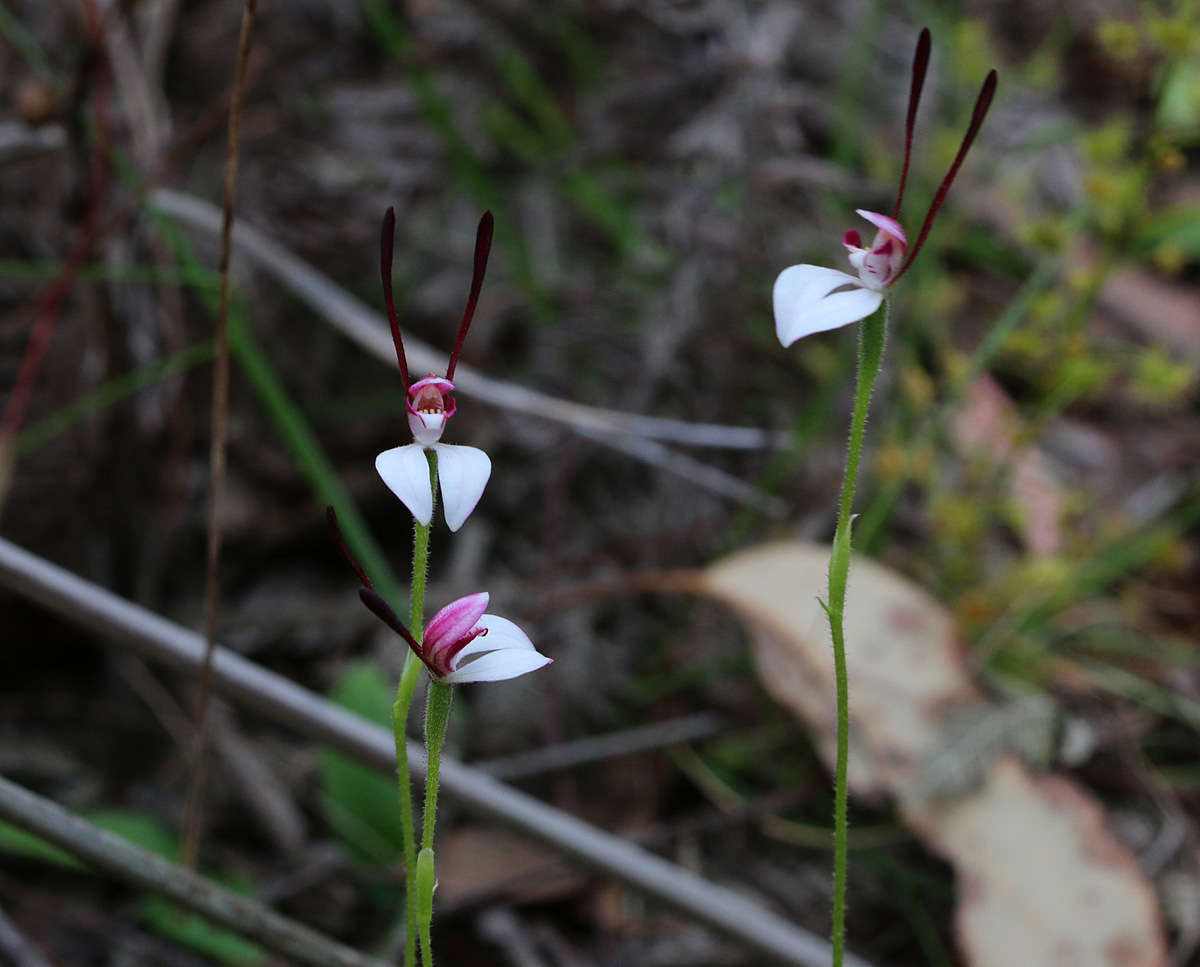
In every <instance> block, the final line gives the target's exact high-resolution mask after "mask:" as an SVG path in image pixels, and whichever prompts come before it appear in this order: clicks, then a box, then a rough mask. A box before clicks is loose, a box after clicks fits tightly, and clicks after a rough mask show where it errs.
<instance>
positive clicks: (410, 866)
mask: <svg viewBox="0 0 1200 967" xmlns="http://www.w3.org/2000/svg"><path fill="white" fill-rule="evenodd" d="M427 456H428V457H429V486H430V488H431V489H432V492H433V494H434V499H435V500H436V499H437V458H436V457H435V456H434V455H433V454H432V453H427ZM428 573H429V525H428V524H422V523H421V522H420V521H417V520H414V521H413V567H412V590H411V591H410V594H409V601H410V602H411V610H410V613H409V622H408V627H409V629H410V630H411V631H412V634H413V637H414V638H416V639H417V640H418V641H420V640H421V636H422V634H423V632H424V627H425V579H426V576H427V575H428ZM421 667H422V666H421V661H420V659H418V658H417V656H416V655H414V654H413V653H412V652H411V651H410V652H409V654H408V658H406V659H405V661H404V670H403V671H402V672H401V673H400V683H399V685H398V686H397V687H396V701H395V702H394V703H393V704H392V735H393V736H394V738H395V742H396V783H397V786H398V787H399V793H400V827H401V830H402V831H403V833H404V923H405V931H404V967H416V963H417V921H418V917H417V899H418V890H417V837H416V826H415V823H414V821H413V803H412V777H411V775H410V773H409V771H408V734H407V726H408V710H409V708H410V707H411V706H412V700H413V693H414V692H415V691H416V689H417V679H419V678H420V677H421Z"/></svg>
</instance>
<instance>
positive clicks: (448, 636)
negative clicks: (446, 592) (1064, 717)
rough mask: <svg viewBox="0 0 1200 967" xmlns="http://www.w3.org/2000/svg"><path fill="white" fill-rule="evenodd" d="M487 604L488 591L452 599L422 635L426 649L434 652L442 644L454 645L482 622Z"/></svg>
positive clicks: (434, 617)
mask: <svg viewBox="0 0 1200 967" xmlns="http://www.w3.org/2000/svg"><path fill="white" fill-rule="evenodd" d="M487 606H488V593H487V592H486V591H480V592H479V593H478V594H468V595H467V596H466V597H464V598H459V599H458V600H456V601H451V602H450V603H449V604H448V605H446V607H444V608H442V610H441V611H439V612H438V613H437V614H435V615H434V616H433V618H431V619H430V621H429V624H428V625H427V626H426V628H425V634H424V635H422V636H421V641H422V643H423V645H424V647H425V650H426V651H427V652H432V651H434V650H435V649H437V648H438V647H440V646H444V645H453V644H454V643H455V642H456V641H458V640H459V639H460V638H463V637H465V636H466V635H467V634H468V633H470V632H471V631H472V630H474V628H475V627H476V625H478V624H479V623H480V622H479V619H480V617H482V616H483V612H484V610H485V609H486V608H487ZM501 647H503V646H501Z"/></svg>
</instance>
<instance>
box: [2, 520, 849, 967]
mask: <svg viewBox="0 0 1200 967" xmlns="http://www.w3.org/2000/svg"><path fill="white" fill-rule="evenodd" d="M0 587H5V588H8V589H10V590H13V591H15V592H17V593H19V594H22V595H25V596H27V597H29V598H32V599H33V600H35V601H38V602H39V603H41V604H42V605H43V606H45V607H47V608H50V609H51V610H53V611H55V612H57V613H59V614H61V615H63V616H64V617H65V618H67V619H68V620H70V621H73V622H75V623H76V624H79V625H81V626H83V627H86V628H89V629H91V630H92V631H94V632H96V633H97V634H101V635H105V636H107V637H109V638H112V639H113V640H114V641H116V642H117V643H119V644H120V645H121V646H122V647H127V648H130V649H133V650H135V651H137V652H139V653H141V654H143V655H145V656H146V657H148V658H153V659H154V660H155V661H160V662H163V663H164V664H167V665H170V666H172V667H174V668H176V669H178V670H180V671H181V672H183V673H184V674H195V673H196V672H197V671H198V670H199V668H200V665H201V663H202V661H203V656H204V641H203V640H202V639H201V638H200V636H199V635H197V634H195V633H194V632H192V631H189V630H187V629H186V628H181V627H180V626H179V625H176V624H173V623H172V622H170V621H167V620H166V619H165V618H161V617H159V616H158V615H156V614H153V613H151V612H150V611H147V610H146V609H145V608H142V607H139V606H138V605H136V604H133V603H131V602H129V601H125V600H124V599H122V598H119V597H117V596H116V595H114V594H112V593H111V592H109V591H106V590H104V589H103V588H100V587H97V586H96V585H94V584H91V583H89V582H87V581H84V580H83V579H81V578H78V577H76V576H75V575H73V574H70V573H69V572H67V571H64V570H63V569H62V568H60V567H57V566H55V565H53V564H51V563H49V562H48V561H46V560H43V559H42V558H39V557H37V556H35V555H33V554H30V553H29V552H28V551H25V550H22V549H21V548H19V547H17V546H16V545H15V544H12V543H11V542H9V541H6V540H4V539H3V538H0ZM213 677H214V684H215V687H216V688H217V689H218V690H219V691H220V692H221V694H223V695H225V696H227V697H228V698H230V699H231V700H233V701H237V702H241V703H244V704H245V705H246V707H247V708H252V709H253V710H254V712H255V713H256V714H258V715H262V716H264V717H266V718H268V719H270V720H272V721H276V722H279V723H281V724H283V725H287V726H289V727H291V728H294V729H295V730H296V731H297V732H299V733H300V734H301V735H305V736H307V737H309V738H310V739H312V740H314V741H316V742H320V743H322V744H327V745H329V746H331V747H333V748H335V749H338V750H339V751H341V752H344V753H345V754H346V755H348V756H351V757H353V758H354V759H357V760H358V761H359V762H362V763H363V764H365V765H368V766H371V767H372V768H374V769H377V770H379V771H380V772H382V773H385V774H388V773H391V772H392V770H394V769H395V767H396V748H395V744H394V740H393V736H392V734H391V731H390V730H389V729H384V728H380V727H379V726H377V725H373V724H371V723H370V722H368V721H366V720H365V719H362V718H360V717H359V716H357V715H355V714H354V713H353V712H350V711H347V710H346V709H344V708H341V707H339V706H337V705H334V704H333V703H332V702H329V701H326V700H325V699H322V698H320V697H319V696H317V695H314V694H313V693H312V692H310V691H308V690H307V689H304V688H301V687H300V686H299V685H296V684H295V683H294V682H290V681H288V680H287V679H285V678H283V677H281V676H279V675H276V674H275V673H273V672H270V671H267V670H266V669H265V668H260V667H259V666H258V665H255V664H254V663H253V662H251V661H247V660H246V659H245V658H242V657H241V656H240V655H238V654H236V653H234V652H231V651H229V650H228V649H225V648H217V649H216V653H215V654H214V656H213ZM408 755H409V759H410V762H411V763H412V769H413V772H414V773H415V774H417V775H418V776H419V775H422V774H423V772H424V767H425V753H424V750H423V749H422V748H421V746H420V745H418V744H417V743H415V742H410V743H409V751H408ZM442 790H443V791H444V792H445V793H446V795H447V796H450V797H453V798H455V799H457V800H458V801H459V802H460V803H462V805H463V806H465V807H466V808H468V809H470V810H473V811H475V812H478V813H481V814H483V815H486V816H488V817H490V818H492V819H494V820H496V821H498V822H502V823H504V824H506V825H508V826H511V827H513V828H514V829H516V830H518V831H520V832H521V833H522V834H523V835H525V836H528V837H529V838H531V839H534V840H537V841H538V842H542V843H546V844H547V845H549V846H551V847H553V848H554V849H557V850H560V851H561V852H563V853H565V854H567V855H568V856H571V857H574V858H575V859H576V860H578V861H579V862H580V863H582V864H583V865H585V866H588V867H591V868H593V869H596V870H599V871H601V872H603V873H606V874H608V875H610V876H613V877H615V878H617V879H619V880H621V881H623V882H625V883H627V884H629V885H630V886H631V887H634V888H635V889H638V890H641V891H642V892H644V893H646V894H648V895H650V896H652V897H655V898H657V899H658V900H660V901H662V902H663V903H666V904H668V905H669V906H673V907H675V908H676V909H679V910H681V911H683V912H684V913H686V914H688V915H690V916H692V917H694V918H696V919H697V920H699V921H701V922H703V923H707V924H708V925H709V926H711V927H713V928H715V929H717V930H720V931H722V932H723V933H726V934H728V935H729V936H732V937H734V938H736V939H737V940H738V941H739V942H741V943H742V944H744V945H745V946H746V947H747V949H750V950H755V951H758V952H760V953H762V954H763V955H764V956H765V957H766V958H767V962H771V963H774V962H776V961H779V962H781V963H785V964H796V965H800V967H828V964H829V954H830V946H829V944H828V943H827V942H826V941H825V940H823V939H822V938H819V937H816V936H814V935H813V934H811V933H809V932H808V931H806V930H803V929H802V928H800V927H797V926H796V925H795V924H792V923H789V922H788V921H787V920H785V919H784V918H783V917H780V916H778V915H776V914H774V913H772V912H770V911H769V910H766V909H764V908H763V907H761V906H759V905H758V904H756V903H754V902H753V901H752V900H750V899H749V898H747V897H745V896H743V895H742V894H740V893H737V892H735V891H733V890H730V889H727V888H725V887H722V886H718V885H717V884H715V883H710V882H708V881H707V880H704V879H702V878H701V877H699V876H697V875H696V874H694V873H692V872H691V871H689V870H685V869H682V868H680V867H678V866H676V865H674V864H673V863H670V862H668V861H667V860H664V859H662V858H661V857H658V856H655V855H654V854H653V853H648V852H646V851H645V850H643V849H641V848H639V847H638V846H635V845H634V844H633V843H630V842H627V841H626V840H623V839H620V838H618V837H616V836H613V835H612V834H610V833H606V832H604V831H603V830H600V829H597V828H596V827H595V826H592V825H590V824H588V823H586V822H584V821H583V820H580V819H576V818H575V817H574V816H571V815H569V814H568V813H565V812H563V811H562V810H560V809H556V808H555V807H553V806H550V805H547V804H546V803H544V802H541V801H539V800H537V799H534V798H533V797H532V796H529V795H526V794H525V793H523V792H521V791H519V790H517V789H513V788H512V787H510V786H506V785H505V784H503V783H501V782H497V781H496V780H494V779H492V778H491V777H490V776H487V775H484V774H483V773H482V772H480V771H479V770H478V769H472V768H470V767H469V766H464V765H462V764H461V763H458V762H455V761H454V760H453V759H443V760H442ZM845 965H846V967H869V965H868V963H867V962H866V961H864V960H860V959H859V958H857V957H853V956H850V955H847V956H846V959H845Z"/></svg>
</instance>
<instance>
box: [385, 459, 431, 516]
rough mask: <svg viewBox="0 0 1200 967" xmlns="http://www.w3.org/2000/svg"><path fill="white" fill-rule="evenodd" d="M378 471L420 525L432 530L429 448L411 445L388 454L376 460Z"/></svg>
mask: <svg viewBox="0 0 1200 967" xmlns="http://www.w3.org/2000/svg"><path fill="white" fill-rule="evenodd" d="M375 470H376V471H377V472H378V473H379V476H380V477H382V478H383V482H384V483H385V484H387V485H388V489H389V490H390V491H391V492H392V493H394V494H395V495H396V496H397V497H399V498H400V502H401V503H402V504H404V506H405V507H407V508H408V510H409V512H410V513H411V514H412V515H413V517H415V518H416V519H417V522H418V523H420V524H422V525H424V526H428V525H429V521H430V519H432V517H433V487H432V486H431V485H430V483H429V461H428V460H427V459H426V458H425V448H424V447H423V446H421V445H420V444H418V443H410V444H408V446H404V447H394V448H392V449H391V450H384V451H383V453H381V454H379V456H377V457H376V458H375Z"/></svg>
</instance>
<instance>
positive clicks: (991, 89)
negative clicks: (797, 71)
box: [774, 29, 996, 346]
mask: <svg viewBox="0 0 1200 967" xmlns="http://www.w3.org/2000/svg"><path fill="white" fill-rule="evenodd" d="M929 48H930V37H929V30H928V29H925V30H922V31H921V36H920V38H919V39H918V41H917V52H916V55H915V56H914V57H913V69H912V86H911V88H910V89H909V97H908V118H907V121H906V124H905V136H904V167H903V168H902V169H901V171H900V188H899V190H898V191H897V192H896V204H895V205H894V206H893V208H892V213H891V214H890V215H881V214H880V213H879V212H871V211H866V210H864V209H862V208H859V209H857V212H858V214H859V215H861V216H862V217H863V218H865V219H866V220H867V221H868V222H870V223H871V224H872V225H873V226H875V229H876V233H875V238H874V240H873V241H872V242H871V244H870V245H869V246H866V245H863V242H862V237H861V236H860V235H859V234H858V232H857V231H855V230H854V229H850V230H849V231H848V232H846V234H845V235H844V236H843V237H842V245H843V246H845V248H846V252H847V255H848V257H849V260H850V264H851V266H853V268H854V269H855V270H856V271H857V272H858V275H857V277H855V276H852V275H849V274H847V273H845V272H839V271H838V270H837V269H827V268H824V267H822V266H819V265H793V266H791V267H790V268H786V269H784V270H783V271H782V272H781V273H779V278H778V279H776V280H775V291H774V303H775V332H776V334H777V335H778V336H779V341H780V342H781V343H783V345H785V346H790V345H791V344H792V343H794V342H795V341H796V340H797V339H800V338H801V337H803V336H809V335H812V334H813V333H815V332H825V331H826V330H828V329H837V328H839V327H840V326H846V325H849V324H850V323H852V322H858V321H859V320H860V319H865V318H866V317H867V316H869V315H870V314H871V313H872V312H874V311H875V310H876V309H878V308H879V306H880V304H881V303H882V302H883V299H884V294H885V293H886V292H887V290H888V289H889V288H890V287H891V286H892V285H894V284H895V282H896V280H897V279H899V278H900V276H902V275H903V274H904V273H905V272H907V271H908V268H909V266H910V265H912V263H913V259H915V258H916V257H917V253H918V252H920V250H921V247H922V246H923V245H924V244H925V239H926V238H927V237H928V236H929V230H930V228H932V227H933V220H934V218H935V217H936V216H937V213H938V210H939V209H940V208H941V207H942V202H943V201H945V199H946V193H947V192H948V191H949V190H950V185H951V184H952V183H953V181H954V178H955V176H956V175H957V174H958V169H959V168H960V167H961V166H962V163H963V159H964V158H965V157H966V156H967V151H968V150H969V149H970V147H971V144H972V142H974V140H975V136H976V135H977V134H978V133H979V129H980V127H981V126H982V125H983V119H984V116H985V115H986V114H987V111H988V108H989V107H990V106H991V103H992V97H993V96H994V95H995V93H996V72H995V71H994V70H993V71H990V72H989V73H988V76H987V78H986V79H985V80H984V82H983V87H982V88H981V89H980V91H979V97H978V98H977V99H976V101H975V110H974V112H973V113H972V115H971V123H970V124H969V125H968V127H967V133H966V135H965V136H964V137H963V141H962V144H961V145H960V146H959V149H958V154H957V155H955V158H954V162H953V163H952V164H951V165H950V170H949V171H948V172H947V173H946V177H945V178H943V179H942V183H941V185H940V186H939V187H938V190H937V193H936V194H935V195H934V196H933V202H932V203H931V204H930V206H929V211H928V213H927V214H926V215H925V221H924V223H923V224H922V225H921V232H920V234H919V235H918V236H917V240H916V242H915V243H914V244H913V246H912V249H911V250H910V249H909V245H908V238H907V237H906V236H905V234H904V228H903V227H902V226H901V225H900V223H899V222H898V221H897V220H896V219H897V218H898V217H899V214H900V203H901V202H902V201H903V199H904V186H905V182H906V181H907V180H908V164H909V160H910V158H911V156H912V140H913V125H914V123H915V121H916V118H917V105H918V104H919V103H920V100H921V88H922V87H923V86H924V84H925V70H926V68H927V67H928V66H929Z"/></svg>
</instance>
